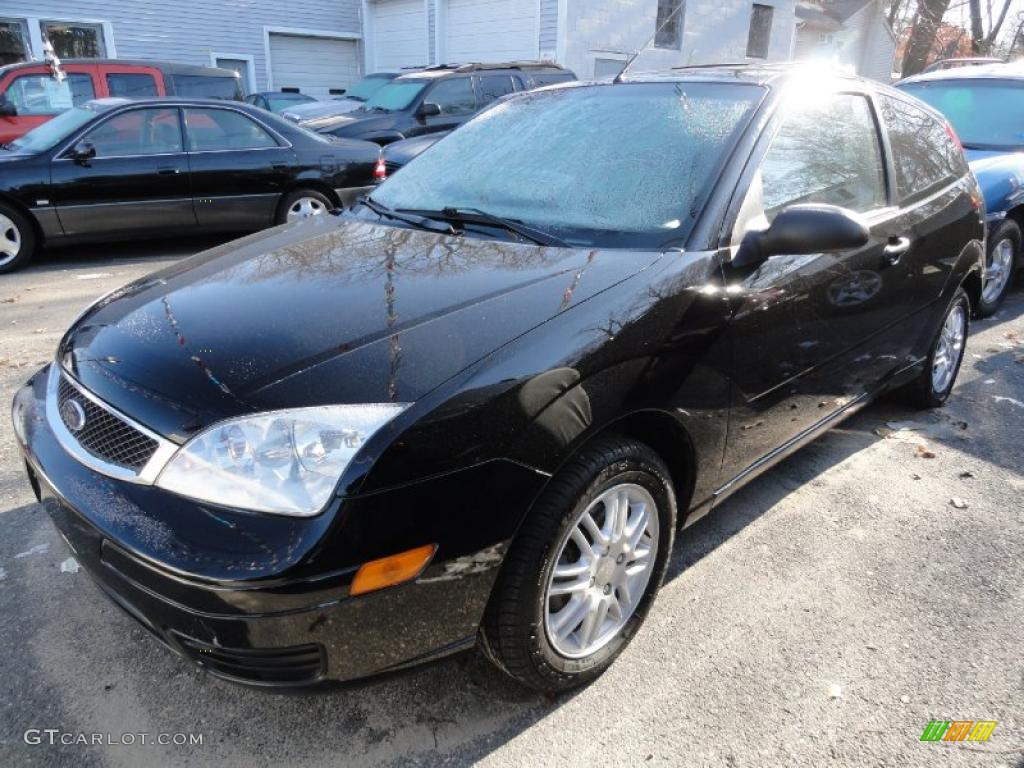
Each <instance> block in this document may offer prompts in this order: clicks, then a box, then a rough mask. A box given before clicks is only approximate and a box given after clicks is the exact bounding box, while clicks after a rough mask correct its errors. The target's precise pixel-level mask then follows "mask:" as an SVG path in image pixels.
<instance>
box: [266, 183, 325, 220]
mask: <svg viewBox="0 0 1024 768" xmlns="http://www.w3.org/2000/svg"><path fill="white" fill-rule="evenodd" d="M333 208H334V204H333V203H332V202H331V201H330V200H328V199H327V196H326V195H325V194H323V193H322V192H317V191H316V190H315V189H296V190H295V191H293V192H289V193H288V194H287V195H285V196H284V199H283V200H281V205H280V206H278V210H277V223H278V224H284V223H286V222H292V221H299V220H301V219H310V218H312V217H314V216H321V215H323V214H325V213H327V212H328V211H330V210H332V209H333Z"/></svg>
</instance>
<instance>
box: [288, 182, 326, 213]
mask: <svg viewBox="0 0 1024 768" xmlns="http://www.w3.org/2000/svg"><path fill="white" fill-rule="evenodd" d="M303 189H310V190H313V191H315V192H319V193H320V194H321V195H324V196H325V197H326V198H327V199H328V200H330V201H331V205H333V206H335V207H340V206H341V200H340V199H339V197H338V193H337V192H335V191H334V190H333V189H332V188H331V185H330V184H327V183H326V182H324V181H323V180H322V179H302V178H300V179H296V180H295V181H294V182H292V183H291V184H289V185H288V188H287V189H285V190H284V191H283V192H282V193H281V197H280V199H279V200H278V201H277V208H278V214H280V212H281V206H282V205H284V200H285V198H286V197H288V195H290V194H292V193H293V192H298V191H300V190H303Z"/></svg>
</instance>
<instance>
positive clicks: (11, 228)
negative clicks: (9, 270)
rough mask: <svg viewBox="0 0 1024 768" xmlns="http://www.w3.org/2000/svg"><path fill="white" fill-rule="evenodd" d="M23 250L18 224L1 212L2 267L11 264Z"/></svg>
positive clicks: (0, 244)
mask: <svg viewBox="0 0 1024 768" xmlns="http://www.w3.org/2000/svg"><path fill="white" fill-rule="evenodd" d="M19 251H21V232H20V231H19V230H18V225H17V224H15V223H14V222H13V221H11V219H9V218H8V217H6V216H4V215H3V214H2V213H0V267H2V266H4V265H5V264H9V263H10V262H12V261H14V259H15V257H17V255H18V252H19Z"/></svg>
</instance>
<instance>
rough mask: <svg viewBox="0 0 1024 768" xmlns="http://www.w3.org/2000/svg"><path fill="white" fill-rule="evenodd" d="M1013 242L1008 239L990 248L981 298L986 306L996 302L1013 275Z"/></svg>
mask: <svg viewBox="0 0 1024 768" xmlns="http://www.w3.org/2000/svg"><path fill="white" fill-rule="evenodd" d="M1013 257H1014V247H1013V241H1012V240H1010V239H1009V238H1004V239H1002V240H1000V241H999V242H998V243H996V244H995V246H994V247H993V248H992V252H991V253H990V254H989V257H988V264H987V265H986V266H985V287H984V289H982V293H981V297H982V299H984V301H985V303H986V304H991V303H992V302H994V301H996V300H997V299H998V298H999V296H1000V295H1001V294H1002V292H1003V289H1004V288H1005V287H1006V284H1007V283H1008V282H1009V280H1010V276H1011V275H1012V274H1013Z"/></svg>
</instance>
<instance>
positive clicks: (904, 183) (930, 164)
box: [878, 95, 967, 202]
mask: <svg viewBox="0 0 1024 768" xmlns="http://www.w3.org/2000/svg"><path fill="white" fill-rule="evenodd" d="M878 104H879V106H880V107H881V110H882V119H883V120H884V121H885V125H886V128H887V129H888V131H889V144H890V146H891V147H892V159H893V166H894V169H895V174H896V194H897V196H898V197H899V198H900V201H901V202H905V201H907V200H911V199H914V198H919V197H924V196H925V195H927V194H928V193H929V192H932V191H934V190H935V189H938V188H939V187H941V186H943V185H944V184H948V183H949V182H951V181H953V180H954V179H957V178H959V177H960V176H963V175H964V174H966V173H967V161H966V160H964V155H963V152H962V151H961V149H960V147H958V146H956V145H955V144H954V143H953V140H952V139H951V138H950V136H949V133H948V132H947V130H946V126H945V125H944V124H943V123H942V122H940V121H939V120H937V119H936V118H934V117H933V116H932V115H930V114H928V112H926V111H925V110H923V109H921V108H920V107H918V106H916V105H914V104H912V103H910V101H907V100H904V99H899V98H893V97H890V96H884V95H880V96H879V98H878Z"/></svg>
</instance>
